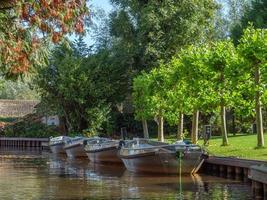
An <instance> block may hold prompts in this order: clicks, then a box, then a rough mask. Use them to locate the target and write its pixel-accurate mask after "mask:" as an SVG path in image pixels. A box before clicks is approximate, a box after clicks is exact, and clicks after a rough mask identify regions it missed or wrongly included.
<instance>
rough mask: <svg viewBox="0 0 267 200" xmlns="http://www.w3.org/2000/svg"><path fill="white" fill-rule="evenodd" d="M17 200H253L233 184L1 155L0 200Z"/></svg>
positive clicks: (37, 154) (17, 153)
mask: <svg viewBox="0 0 267 200" xmlns="http://www.w3.org/2000/svg"><path fill="white" fill-rule="evenodd" d="M180 180H181V181H180ZM17 199H22V200H41V199H60V200H63V199H64V200H87V199H163V200H165V199H166V200H171V199H192V200H195V199H199V200H200V199H201V200H202V199H203V200H208V199H212V200H213V199H215V200H217V199H218V200H219V199H223V200H229V199H233V200H239V199H240V200H247V199H252V196H251V189H250V187H249V186H248V185H245V184H243V183H241V182H238V181H234V180H227V179H223V178H217V177H212V176H206V175H196V176H190V175H188V176H182V177H181V179H180V177H179V176H162V175H161V176H152V175H141V174H139V175H138V174H133V173H130V172H128V171H127V170H125V168H124V167H123V166H118V165H96V164H92V163H90V162H89V161H87V160H68V159H67V158H66V157H54V156H53V155H51V154H49V153H40V152H37V151H31V152H22V151H6V150H5V151H4V150H2V151H1V149H0V200H17Z"/></svg>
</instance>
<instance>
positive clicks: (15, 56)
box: [0, 0, 88, 76]
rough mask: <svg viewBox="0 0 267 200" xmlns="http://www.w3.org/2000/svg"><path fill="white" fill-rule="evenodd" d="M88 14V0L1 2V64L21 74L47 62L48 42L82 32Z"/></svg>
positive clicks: (6, 71) (10, 72) (7, 71)
mask: <svg viewBox="0 0 267 200" xmlns="http://www.w3.org/2000/svg"><path fill="white" fill-rule="evenodd" d="M87 16H88V9H87V7H86V1H85V0H78V1H77V0H70V1H61V0H53V1H45V0H41V1H26V0H22V1H18V0H12V1H10V0H1V1H0V52H1V55H0V66H1V71H2V72H3V73H4V74H5V75H7V76H13V75H15V76H18V75H20V74H23V73H25V72H28V71H29V70H30V67H31V66H33V65H35V64H40V62H41V63H42V64H43V63H45V56H46V55H45V54H44V52H43V51H41V50H42V48H41V47H43V46H45V44H43V42H44V41H53V42H54V43H57V42H59V41H60V40H61V38H62V37H63V36H64V35H66V34H69V33H73V32H76V33H82V32H83V30H84V29H83V26H84V20H85V18H86V17H87Z"/></svg>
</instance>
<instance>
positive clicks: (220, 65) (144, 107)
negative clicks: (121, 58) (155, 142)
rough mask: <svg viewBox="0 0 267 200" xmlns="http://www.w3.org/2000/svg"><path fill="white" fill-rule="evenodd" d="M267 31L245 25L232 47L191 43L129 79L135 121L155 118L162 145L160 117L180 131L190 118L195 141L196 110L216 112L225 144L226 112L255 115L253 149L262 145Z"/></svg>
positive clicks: (226, 142) (222, 42)
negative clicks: (165, 59)
mask: <svg viewBox="0 0 267 200" xmlns="http://www.w3.org/2000/svg"><path fill="white" fill-rule="evenodd" d="M266 58H267V31H266V30H264V29H254V28H252V27H249V28H248V29H246V31H245V32H244V35H243V36H242V38H241V39H240V41H239V44H238V46H237V47H235V46H234V45H233V43H232V42H231V41H230V40H223V41H218V42H210V43H205V44H202V45H191V46H189V47H187V48H185V49H183V50H182V51H181V52H179V54H177V55H176V56H174V57H173V58H172V59H171V61H170V62H167V63H162V64H161V65H160V66H159V67H158V68H156V69H153V70H152V71H151V72H150V73H143V74H142V75H140V76H138V77H136V78H135V80H134V85H133V88H134V93H133V97H134V105H135V109H136V110H135V111H136V118H137V119H139V120H142V121H143V128H144V135H145V136H146V137H148V131H147V125H146V120H147V119H151V118H155V120H156V122H157V124H158V139H159V140H161V141H163V140H164V134H163V119H166V120H167V121H168V122H169V123H171V124H175V125H178V136H177V137H178V139H181V137H182V133H183V115H184V114H186V115H193V116H192V133H191V139H192V142H193V143H196V142H197V140H198V118H199V112H203V113H210V112H215V111H218V112H219V113H220V122H221V123H220V127H221V133H222V136H223V141H222V145H228V144H229V143H228V138H227V128H226V109H227V108H234V109H235V111H236V112H242V114H253V113H255V114H256V124H257V133H258V147H262V146H264V138H263V121H262V103H263V102H264V100H266V94H267V92H266V91H267V90H266V83H267V77H266V73H267V61H266Z"/></svg>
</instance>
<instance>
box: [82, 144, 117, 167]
mask: <svg viewBox="0 0 267 200" xmlns="http://www.w3.org/2000/svg"><path fill="white" fill-rule="evenodd" d="M86 154H87V156H88V158H89V160H90V161H91V162H95V163H121V164H122V160H121V159H120V158H119V156H118V149H117V147H108V148H102V149H98V150H91V151H86Z"/></svg>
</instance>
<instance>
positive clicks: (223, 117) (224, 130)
mask: <svg viewBox="0 0 267 200" xmlns="http://www.w3.org/2000/svg"><path fill="white" fill-rule="evenodd" d="M221 83H222V84H223V87H222V89H221V91H220V96H221V102H220V107H221V112H220V115H221V133H222V138H223V142H222V145H223V146H227V145H228V137H227V127H226V112H225V101H224V88H225V79H224V73H221Z"/></svg>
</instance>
